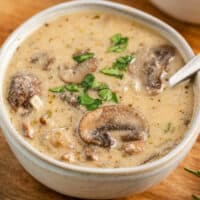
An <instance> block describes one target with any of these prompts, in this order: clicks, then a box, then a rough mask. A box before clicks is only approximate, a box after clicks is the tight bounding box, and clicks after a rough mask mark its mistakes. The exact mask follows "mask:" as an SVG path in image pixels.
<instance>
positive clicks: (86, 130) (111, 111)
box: [78, 105, 149, 147]
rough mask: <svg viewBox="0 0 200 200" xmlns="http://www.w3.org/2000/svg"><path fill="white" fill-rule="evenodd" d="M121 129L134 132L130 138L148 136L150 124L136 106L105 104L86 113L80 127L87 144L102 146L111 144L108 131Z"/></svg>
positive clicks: (79, 130) (141, 138)
mask: <svg viewBox="0 0 200 200" xmlns="http://www.w3.org/2000/svg"><path fill="white" fill-rule="evenodd" d="M114 130H121V131H127V132H128V134H130V133H131V134H132V135H133V137H130V140H144V141H146V139H147V138H148V135H149V126H148V124H147V122H146V120H145V119H144V118H143V117H142V116H141V114H139V113H138V112H137V111H136V110H135V109H134V108H130V107H128V106H125V105H110V106H103V107H100V108H98V109H96V110H94V111H91V112H88V113H86V114H85V115H84V116H83V117H82V119H81V121H80V123H79V127H78V133H79V135H80V137H81V139H82V140H83V141H84V142H85V143H87V144H94V145H98V146H101V147H108V146H111V144H112V140H111V138H110V136H109V134H108V131H114Z"/></svg>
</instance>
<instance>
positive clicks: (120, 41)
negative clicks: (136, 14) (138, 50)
mask: <svg viewBox="0 0 200 200" xmlns="http://www.w3.org/2000/svg"><path fill="white" fill-rule="evenodd" d="M111 43H112V44H111V46H110V47H109V48H108V52H118V53H120V52H123V51H124V50H126V48H127V46H128V37H123V36H122V35H121V33H117V34H115V35H113V36H112V37H111Z"/></svg>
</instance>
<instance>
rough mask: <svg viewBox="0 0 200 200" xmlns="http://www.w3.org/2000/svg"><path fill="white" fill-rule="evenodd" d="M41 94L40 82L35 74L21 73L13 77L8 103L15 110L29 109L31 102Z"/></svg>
mask: <svg viewBox="0 0 200 200" xmlns="http://www.w3.org/2000/svg"><path fill="white" fill-rule="evenodd" d="M38 94H40V81H39V79H38V78H37V77H36V76H35V75H33V74H25V73H20V74H16V75H15V76H13V77H12V80H11V83H10V88H9V92H8V102H9V103H10V105H11V106H12V108H13V109H14V110H16V109H17V108H18V107H24V108H26V107H28V106H29V100H30V99H31V97H33V96H34V95H38Z"/></svg>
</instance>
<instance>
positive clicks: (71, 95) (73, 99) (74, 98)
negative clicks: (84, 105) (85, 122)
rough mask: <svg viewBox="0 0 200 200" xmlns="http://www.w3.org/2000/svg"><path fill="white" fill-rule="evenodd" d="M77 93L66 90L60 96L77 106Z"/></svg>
mask: <svg viewBox="0 0 200 200" xmlns="http://www.w3.org/2000/svg"><path fill="white" fill-rule="evenodd" d="M77 97H78V96H77V95H76V94H74V93H71V92H69V91H65V92H64V93H61V94H60V98H61V100H63V101H66V102H67V103H68V104H69V105H71V106H73V107H75V108H77V107H78V106H79V103H78V100H77Z"/></svg>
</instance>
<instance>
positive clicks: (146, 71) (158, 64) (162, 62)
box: [129, 44, 176, 95]
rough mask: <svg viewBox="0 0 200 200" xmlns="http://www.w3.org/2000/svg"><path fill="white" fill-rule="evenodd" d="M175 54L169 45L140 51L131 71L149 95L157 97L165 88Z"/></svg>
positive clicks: (131, 66) (130, 68)
mask: <svg viewBox="0 0 200 200" xmlns="http://www.w3.org/2000/svg"><path fill="white" fill-rule="evenodd" d="M175 53H176V51H175V48H174V47H172V46H170V45H168V44H164V45H160V46H157V47H154V48H151V49H146V48H142V49H139V51H138V52H137V53H136V61H135V62H134V63H133V64H131V65H130V67H129V71H130V73H131V74H132V75H133V76H134V78H135V79H137V80H139V82H140V83H142V84H141V85H143V87H144V88H145V90H146V91H147V92H148V93H149V94H151V95H156V94H158V93H160V92H162V90H163V88H164V82H165V75H166V74H167V71H168V65H169V63H170V62H171V61H172V60H173V58H174V57H175Z"/></svg>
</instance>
